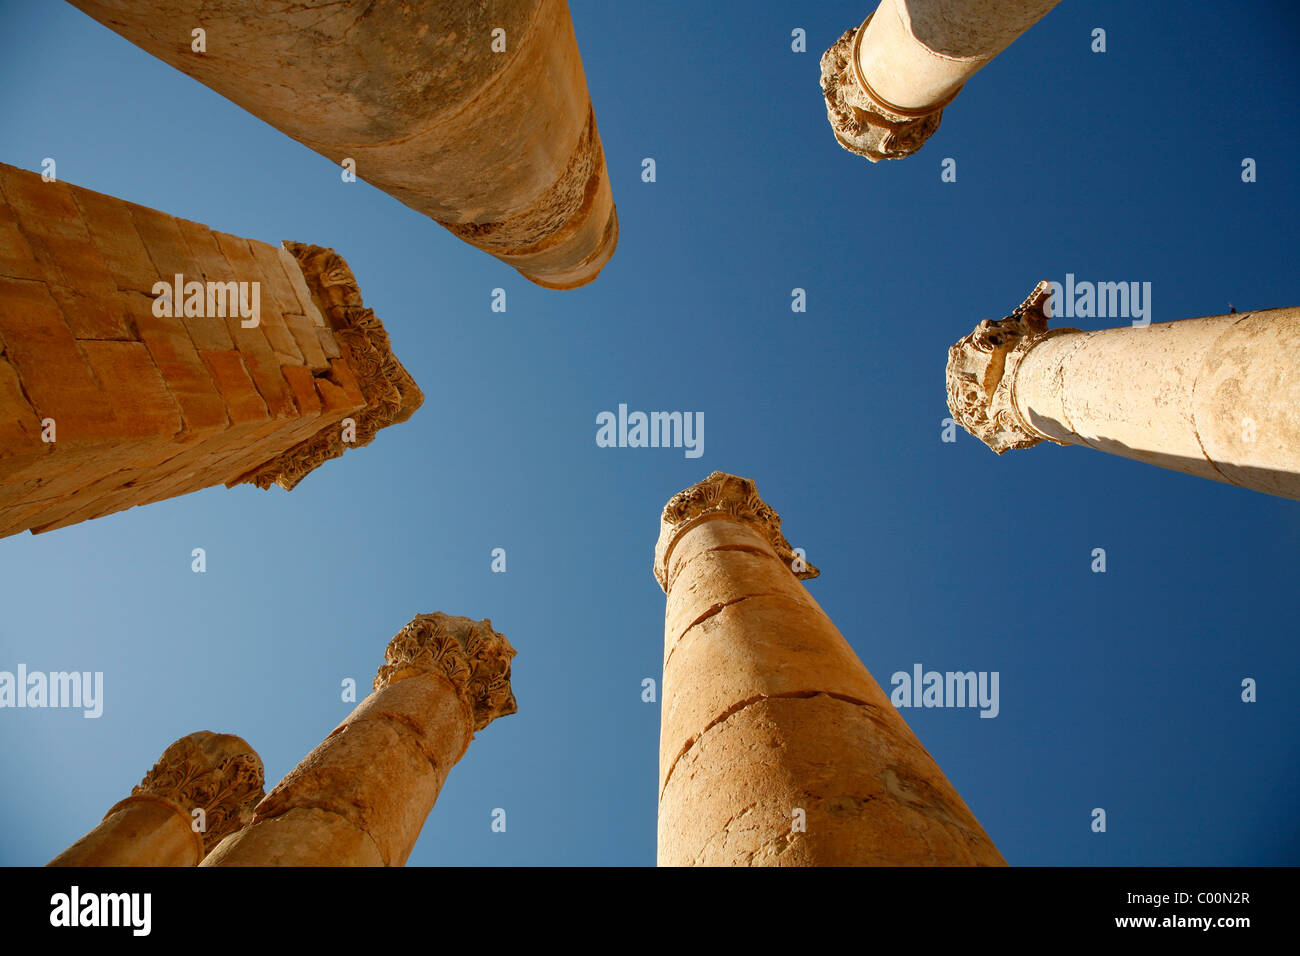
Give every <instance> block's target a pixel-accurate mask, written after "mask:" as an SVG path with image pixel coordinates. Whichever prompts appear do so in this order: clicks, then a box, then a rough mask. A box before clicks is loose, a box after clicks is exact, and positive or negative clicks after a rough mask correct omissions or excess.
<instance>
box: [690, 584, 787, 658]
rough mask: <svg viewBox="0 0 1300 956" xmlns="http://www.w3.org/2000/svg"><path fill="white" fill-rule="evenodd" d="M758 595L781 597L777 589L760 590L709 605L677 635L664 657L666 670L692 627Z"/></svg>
mask: <svg viewBox="0 0 1300 956" xmlns="http://www.w3.org/2000/svg"><path fill="white" fill-rule="evenodd" d="M756 597H781V595H780V594H778V593H777V592H775V591H760V592H759V593H758V594H742V595H741V596H740V597H738V598H732V599H731V600H730V601H720V602H718V603H717V604H711V605H709V607H708V608H707V609H706V610H705V611H704V613H703V614H701V615H700V616H699V617H697V618H696V619H695V620H693V621H691V623H690V624H687V625H686V626H685V627H684V628H682V631H681V633H680V634H678V635H677V639H676V640H674V641H673V649H672V650H671V651H669V652H668V656H667V657H665V658H664V670H665V671H667V670H668V662H669V661H671V660H672V659H673V655H674V654H676V653H677V648H678V647H680V646H681V643H682V640H683V639H684V638H685V637H686V635H687V634H689V633H690V631H691V628H693V627H695V625H697V624H701V623H703V622H704V621H707V620H708V619H709V618H711V617H714V616H716V615H717V614H720V613H721V612H722V611H723V609H724V608H729V607H731V606H732V605H733V604H739V603H740V602H741V601H748V600H749V599H750V598H756Z"/></svg>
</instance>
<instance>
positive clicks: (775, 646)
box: [655, 472, 1004, 866]
mask: <svg viewBox="0 0 1300 956" xmlns="http://www.w3.org/2000/svg"><path fill="white" fill-rule="evenodd" d="M818 573H819V572H818V571H817V569H816V568H814V567H812V566H811V565H808V564H807V563H806V562H804V561H803V560H802V559H800V558H798V556H797V555H796V554H795V552H794V551H793V549H792V548H791V547H790V544H789V542H787V541H786V539H785V537H784V536H783V535H782V534H781V519H780V517H779V516H778V515H777V514H776V512H775V511H773V510H772V509H771V508H770V507H769V506H768V505H767V504H765V503H764V502H763V500H762V499H761V498H760V497H759V496H758V492H757V490H756V489H755V487H754V483H753V482H752V481H750V480H749V479H747V478H737V477H736V476H734V475H728V474H724V473H722V472H714V473H713V474H711V475H710V476H709V477H708V478H706V479H705V480H704V481H701V482H699V483H698V484H695V485H693V486H691V487H690V488H688V489H687V490H685V491H683V492H681V493H680V494H678V495H676V496H674V497H673V498H672V499H671V500H670V501H669V502H668V505H667V507H665V508H664V512H663V518H662V522H661V525H660V531H659V542H658V544H657V545H656V547H655V577H656V578H657V579H658V580H659V584H660V586H661V587H662V588H663V589H664V591H665V592H666V593H667V595H668V604H667V614H666V616H665V623H664V675H663V704H662V706H663V723H662V727H661V731H660V737H659V864H660V865H661V866H679V865H692V864H693V865H707V866H856V865H884V864H899V865H918V864H935V865H950V864H951V865H971V864H987V865H1002V864H1003V863H1004V861H1003V859H1002V857H1001V855H1000V854H999V853H998V851H997V848H996V847H994V845H993V843H992V841H990V840H989V838H988V836H987V834H985V833H984V831H983V829H981V828H980V825H979V823H978V821H976V819H975V817H974V816H973V815H972V814H971V812H970V810H968V809H967V808H966V805H965V804H964V803H963V802H962V799H961V797H960V796H958V795H957V792H956V791H955V790H954V789H953V787H952V785H951V784H950V783H949V782H948V781H947V780H946V779H945V778H944V775H943V773H942V771H940V770H939V767H938V766H937V765H936V764H935V762H934V760H933V758H931V757H930V755H929V754H928V753H926V751H925V748H924V747H922V746H921V744H920V742H919V741H918V740H917V739H916V737H915V736H914V735H913V734H912V732H911V730H910V729H908V726H907V724H906V723H904V721H903V718H902V717H901V716H899V713H898V711H897V710H896V709H895V708H894V706H893V705H892V704H891V703H890V701H889V698H888V697H887V696H886V695H885V693H884V692H883V691H882V690H881V689H880V687H879V685H878V684H877V683H876V681H875V680H874V679H873V678H872V676H871V674H869V673H868V672H867V669H866V668H865V667H864V666H863V665H862V662H861V661H859V660H858V658H857V655H856V654H854V653H853V649H852V648H851V647H850V646H849V644H848V642H847V641H845V640H844V638H843V637H842V636H841V635H840V633H839V631H837V630H836V629H835V625H834V624H832V623H831V621H830V619H829V618H828V617H827V616H826V614H825V612H824V611H822V609H821V608H820V607H819V606H818V604H817V602H816V601H814V600H813V599H812V597H811V596H810V595H809V594H808V592H807V590H805V589H804V587H803V585H801V584H800V583H799V579H800V578H811V577H815V576H816V575H817V574H818Z"/></svg>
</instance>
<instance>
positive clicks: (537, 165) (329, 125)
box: [70, 0, 618, 289]
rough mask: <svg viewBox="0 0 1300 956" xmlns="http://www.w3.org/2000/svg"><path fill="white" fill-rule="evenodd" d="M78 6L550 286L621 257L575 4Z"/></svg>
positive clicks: (428, 0)
mask: <svg viewBox="0 0 1300 956" xmlns="http://www.w3.org/2000/svg"><path fill="white" fill-rule="evenodd" d="M70 2H72V3H73V5H74V6H76V7H79V8H80V9H82V10H84V11H85V12H86V13H88V14H89V15H90V16H92V17H94V18H95V19H96V20H98V21H99V22H100V23H102V24H104V25H105V26H106V27H108V28H109V29H111V30H114V31H116V32H117V33H120V34H121V35H122V36H124V37H126V39H128V40H130V41H131V42H132V43H134V44H136V45H137V46H139V47H141V48H143V49H144V50H146V51H148V52H149V53H151V54H153V55H154V56H156V57H158V58H159V59H161V60H163V61H165V62H167V63H169V64H171V65H172V66H174V67H175V68H176V69H178V70H180V71H181V72H183V73H186V74H188V75H189V76H192V77H194V79H196V80H198V81H199V82H200V83H203V84H204V85H205V86H209V87H211V88H212V89H213V90H216V91H217V92H218V93H220V94H221V95H222V96H224V97H226V98H227V99H229V100H231V101H233V102H234V103H236V104H238V105H239V106H241V107H243V108H244V109H246V110H248V111H249V112H250V113H252V114H254V115H255V116H258V117H260V118H261V119H263V120H265V121H266V122H268V123H270V124H271V125H272V126H274V127H275V128H276V129H279V130H280V131H282V132H284V133H286V134H288V135H289V136H291V137H293V138H294V139H296V140H297V141H298V142H300V143H302V144H303V145H305V146H307V147H309V148H311V149H314V150H315V151H316V152H318V153H321V154H322V155H325V156H328V157H329V158H330V159H332V160H333V161H334V162H336V163H340V164H341V163H342V162H343V161H344V160H347V159H351V160H353V161H355V164H356V170H355V171H356V175H357V177H358V178H360V179H362V180H364V181H366V182H368V183H371V184H372V185H374V186H377V187H378V188H380V189H382V190H383V191H384V192H386V193H388V194H389V195H391V196H393V197H394V198H395V199H397V200H398V201H400V202H402V203H405V204H406V205H407V206H410V207H411V208H412V209H414V210H416V211H417V212H421V213H423V214H424V215H426V216H429V217H430V218H432V219H434V220H436V221H437V222H438V223H439V224H441V225H443V226H445V227H446V228H447V229H449V230H451V232H452V233H453V234H455V235H456V236H458V237H459V238H461V239H463V240H465V241H466V242H468V243H471V244H472V245H475V246H477V247H478V248H480V249H482V250H484V251H485V252H488V253H491V254H492V255H494V256H496V257H497V258H498V259H500V260H501V261H502V262H505V263H507V264H508V265H511V266H513V267H514V268H516V269H518V270H519V271H520V272H521V273H522V274H523V275H524V276H525V277H526V278H528V279H531V280H532V281H533V282H536V283H537V284H538V285H542V286H545V287H547V288H552V289H570V288H574V287H577V286H581V285H585V284H586V283H588V282H591V281H592V280H593V279H595V278H596V275H597V274H598V273H599V272H600V270H601V268H602V267H603V266H604V265H605V263H606V262H607V261H609V258H610V256H612V255H613V254H614V247H615V245H617V243H618V217H617V216H616V215H615V212H614V201H613V198H612V195H611V193H610V184H609V173H608V171H607V170H606V167H605V154H604V150H603V149H602V148H601V142H600V134H599V133H598V132H597V130H596V117H595V113H594V111H593V109H592V106H591V97H590V95H589V94H588V92H587V79H586V76H585V75H584V73H583V70H582V58H581V56H580V55H579V53H578V43H577V40H576V38H575V37H574V33H573V23H572V21H571V20H570V18H569V8H568V4H567V3H566V2H565V0H492V2H484V0H405V2H403V3H374V2H372V0H340V2H334V3H329V4H309V3H301V4H287V3H273V2H269V0H131V2H123V0H70ZM196 29H202V30H204V31H205V49H204V50H203V52H195V50H194V41H193V40H192V37H191V33H192V31H193V30H196Z"/></svg>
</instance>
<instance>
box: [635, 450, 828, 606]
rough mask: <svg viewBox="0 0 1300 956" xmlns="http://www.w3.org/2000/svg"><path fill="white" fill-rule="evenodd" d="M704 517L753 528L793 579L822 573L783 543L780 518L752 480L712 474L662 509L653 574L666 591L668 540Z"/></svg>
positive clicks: (812, 576)
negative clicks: (732, 520) (709, 516)
mask: <svg viewBox="0 0 1300 956" xmlns="http://www.w3.org/2000/svg"><path fill="white" fill-rule="evenodd" d="M705 515H717V516H726V517H729V518H733V519H735V520H736V521H741V522H744V523H745V524H748V525H749V526H750V527H752V528H754V529H755V530H756V531H758V532H759V533H760V534H762V535H763V537H765V538H766V539H767V540H768V543H769V544H771V545H772V548H773V550H775V551H776V553H777V556H778V557H779V558H780V559H781V560H782V561H783V562H785V564H787V565H789V566H791V571H793V573H794V575H795V577H798V578H803V579H807V578H815V577H817V576H818V575H819V574H821V571H819V570H818V569H817V568H815V567H814V566H813V565H811V564H809V563H808V562H807V560H806V559H804V558H802V556H800V555H799V554H797V553H796V552H795V550H794V548H793V547H792V546H791V544H790V542H789V541H787V540H786V538H785V535H784V534H782V533H781V516H780V515H779V514H777V513H776V511H775V510H774V509H773V508H772V506H771V505H769V504H768V503H767V502H766V501H764V500H763V499H762V498H761V497H760V496H759V494H758V487H757V486H756V485H755V484H754V481H753V479H750V478H741V477H739V476H737V475H731V474H728V473H727V472H725V471H715V472H713V473H712V474H711V475H709V477H707V478H705V479H704V480H703V481H697V482H696V483H695V484H693V485H691V487H689V488H687V489H685V490H684V491H679V492H678V493H677V494H675V495H673V497H672V498H670V499H669V500H668V504H666V505H665V506H664V511H663V516H662V518H661V521H660V524H661V532H660V535H659V546H658V547H657V548H656V554H655V568H654V571H655V578H656V579H657V580H658V581H659V586H660V587H662V588H663V589H664V590H665V591H667V590H668V577H667V575H668V571H667V567H666V564H667V554H668V551H669V550H670V546H671V545H670V539H671V538H673V537H674V536H675V533H676V529H677V528H679V527H680V526H681V525H684V524H686V523H688V522H690V521H694V520H695V519H697V518H700V517H703V516H705ZM669 529H671V530H669ZM796 568H801V569H800V570H796Z"/></svg>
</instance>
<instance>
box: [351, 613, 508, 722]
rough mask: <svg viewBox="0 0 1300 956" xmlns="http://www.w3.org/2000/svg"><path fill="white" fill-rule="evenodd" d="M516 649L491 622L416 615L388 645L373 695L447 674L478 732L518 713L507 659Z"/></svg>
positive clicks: (439, 614) (438, 614) (440, 615)
mask: <svg viewBox="0 0 1300 956" xmlns="http://www.w3.org/2000/svg"><path fill="white" fill-rule="evenodd" d="M514 656H515V649H514V648H513V647H511V646H510V642H509V641H508V640H506V638H505V635H503V634H498V633H497V632H496V631H494V630H492V621H491V620H489V619H486V618H485V619H484V620H482V621H474V620H471V619H470V618H468V617H453V616H451V615H449V614H443V613H442V612H441V611H439V612H437V613H434V614H419V615H417V616H416V618H415V620H413V621H411V623H410V624H408V625H406V627H404V628H402V629H401V630H400V631H398V632H397V636H396V637H394V638H393V639H392V640H391V641H389V643H388V649H387V650H386V651H385V652H384V661H385V663H384V664H383V666H382V667H380V668H379V673H378V674H376V675H375V683H374V688H375V690H380V689H382V688H384V687H387V686H388V685H389V684H392V683H394V682H395V681H399V680H402V679H403V678H405V677H413V676H416V675H418V674H423V673H428V672H431V671H432V672H437V673H440V674H445V675H446V676H447V677H448V678H449V679H450V680H451V682H452V684H453V685H455V687H456V692H457V693H458V694H460V696H461V699H462V700H464V701H465V703H466V704H467V705H468V706H469V707H470V709H471V710H472V711H473V714H474V729H475V730H482V729H483V728H484V727H486V726H487V725H488V724H490V723H492V721H494V720H496V719H497V718H498V717H504V716H506V715H507V714H513V713H516V712H517V711H518V709H519V708H518V706H517V705H516V703H515V695H514V691H512V690H511V688H510V659H511V658H512V657H514Z"/></svg>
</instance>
